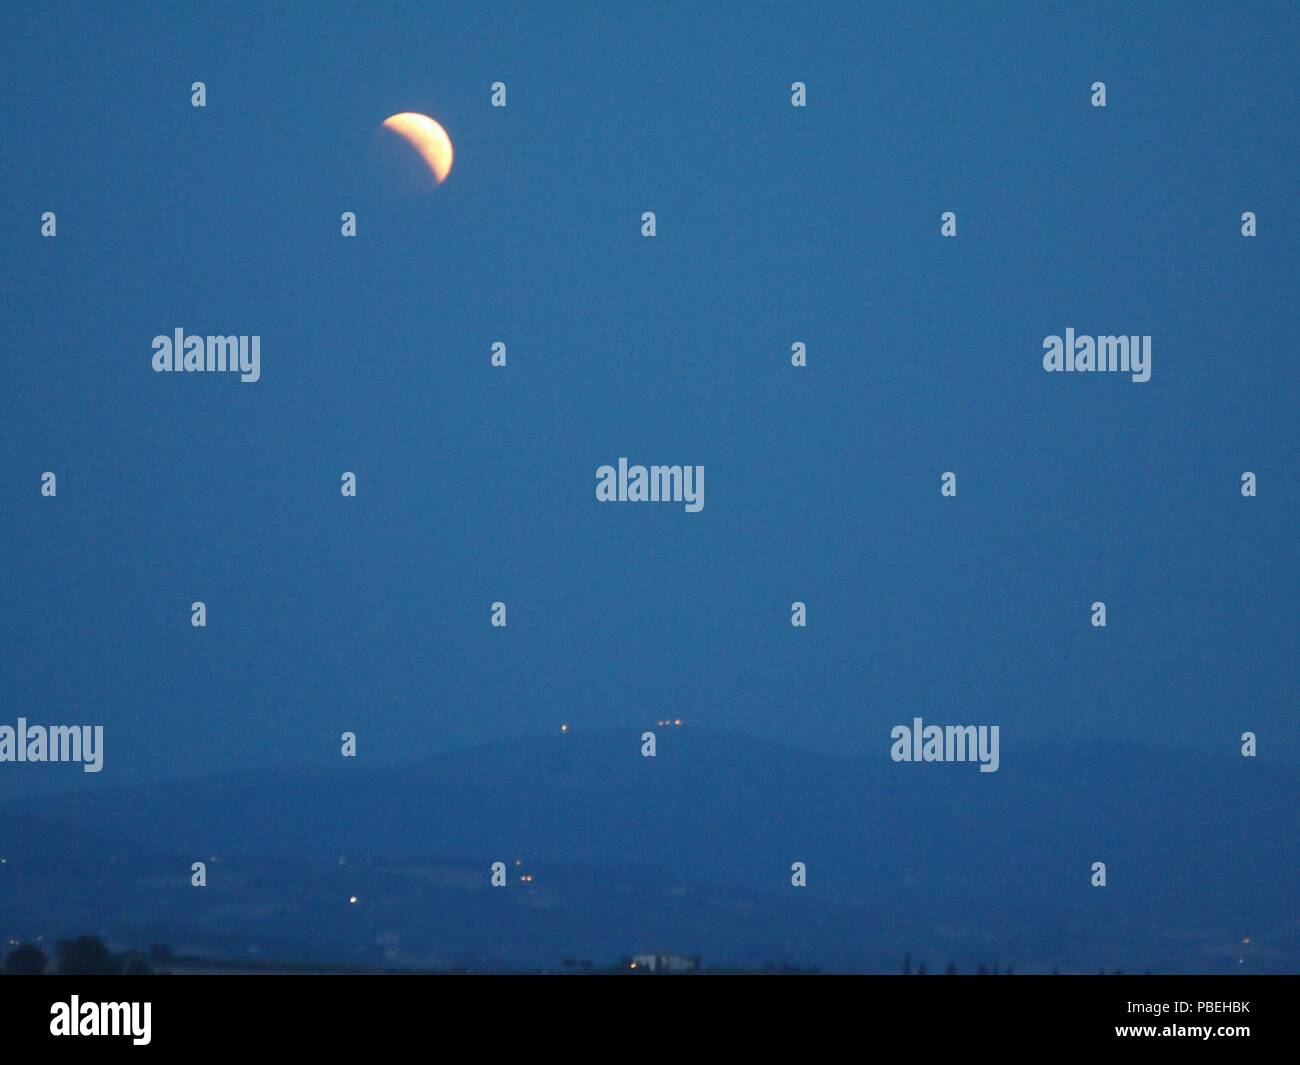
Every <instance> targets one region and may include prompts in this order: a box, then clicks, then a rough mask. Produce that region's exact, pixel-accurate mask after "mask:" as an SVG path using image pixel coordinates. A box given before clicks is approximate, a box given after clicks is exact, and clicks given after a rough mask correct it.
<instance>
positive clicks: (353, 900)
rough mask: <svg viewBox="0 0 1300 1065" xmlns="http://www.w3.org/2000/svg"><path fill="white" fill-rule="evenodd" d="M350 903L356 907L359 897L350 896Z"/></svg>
mask: <svg viewBox="0 0 1300 1065" xmlns="http://www.w3.org/2000/svg"><path fill="white" fill-rule="evenodd" d="M348 902H350V903H352V905H353V906H355V905H356V904H357V897H356V896H355V895H352V896H350V897H349V898H348Z"/></svg>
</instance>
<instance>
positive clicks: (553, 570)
mask: <svg viewBox="0 0 1300 1065" xmlns="http://www.w3.org/2000/svg"><path fill="white" fill-rule="evenodd" d="M1298 29H1300V17H1298V16H1297V8H1296V7H1295V5H1293V4H1253V5H1249V6H1248V7H1247V8H1243V7H1242V6H1241V5H1238V4H1217V5H1209V6H1207V5H1196V6H1195V7H1194V8H1191V7H1189V6H1187V5H1182V4H1142V5H1134V4H1114V5H1107V4H1088V5H1077V4H1050V5H1040V4H1016V5H1008V4H968V3H950V4H923V5H914V4H898V5H888V6H885V5H877V4H862V3H852V4H843V5H839V4H834V5H832V4H818V5H805V4H790V3H781V4H762V5H740V6H731V5H726V6H722V5H707V9H706V7H705V5H698V4H656V5H632V4H625V3H618V4H594V5H579V4H573V3H564V4H555V5H547V6H545V7H543V6H542V5H532V4H520V5H516V4H510V3H497V4H491V5H487V4H474V5H471V4H457V5H438V4H427V3H420V4H403V5H393V4H382V5H380V4H376V5H366V6H365V7H364V8H360V7H358V6H356V5H347V6H342V5H330V4H317V3H312V4H306V3H294V4H286V5H274V6H272V7H271V8H269V9H268V8H265V7H263V6H261V5H258V6H252V5H239V4H233V5H232V4H219V5H218V4H212V5H206V4H205V5H201V6H200V5H192V4H186V5H172V4H157V5H148V6H146V5H140V4H129V5H127V4H124V5H95V6H92V5H89V4H42V5H40V6H39V8H37V7H34V6H31V5H24V6H23V7H20V6H19V5H7V6H6V7H5V10H4V12H3V14H0V99H2V100H3V106H2V107H0V143H3V145H4V161H5V165H4V167H3V169H2V170H0V202H3V203H4V205H5V213H6V217H7V225H6V227H5V238H4V241H3V249H2V251H0V335H2V336H3V342H4V351H5V358H4V370H5V374H4V388H3V389H2V390H0V420H2V421H3V426H4V447H3V448H0V587H2V588H3V593H2V596H3V598H2V599H0V723H4V722H8V723H10V724H12V723H13V722H14V721H15V720H16V718H17V717H18V716H19V715H25V716H27V717H28V718H29V719H32V720H34V721H40V722H45V723H82V722H85V723H98V724H103V725H105V727H106V730H107V739H106V744H107V749H106V768H105V772H104V773H102V774H101V778H102V780H103V781H104V782H108V781H110V780H111V781H112V782H113V783H121V782H128V781H134V780H138V779H158V778H165V777H184V776H194V775H200V774H206V773H210V772H217V771H224V770H228V769H240V768H244V767H252V766H261V765H278V764H291V763H292V764H300V763H317V764H336V760H337V758H338V742H339V734H340V733H341V732H342V731H343V730H353V731H355V732H356V733H357V734H358V736H359V740H360V746H361V750H362V752H363V753H364V754H365V755H367V756H369V757H371V758H374V759H376V760H382V761H399V760H405V759H412V758H418V757H421V756H423V755H425V754H427V753H430V752H433V751H438V750H443V749H447V748H450V747H456V746H464V745H468V744H473V743H479V742H485V741H498V740H511V739H516V738H520V737H525V736H528V735H531V734H537V733H551V732H554V731H555V730H557V729H558V728H559V726H560V723H561V722H565V721H567V722H569V723H570V724H571V727H572V728H574V729H583V730H593V729H600V728H628V729H638V730H639V729H640V728H641V727H642V726H644V725H646V724H648V723H650V722H652V721H654V720H655V719H656V718H658V717H661V716H665V715H671V716H680V717H683V718H685V719H686V720H687V721H688V723H699V724H701V725H708V726H713V727H718V728H725V729H732V730H739V731H742V732H746V733H750V734H753V735H756V736H761V737H771V738H778V739H781V740H783V741H787V742H790V743H793V744H796V745H799V746H803V747H807V748H813V749H817V750H823V751H848V752H854V753H865V754H871V753H873V752H879V754H880V756H881V757H882V758H885V757H888V748H889V729H890V728H891V727H892V726H893V725H894V724H896V723H898V722H903V721H908V722H910V720H911V719H912V717H913V716H914V715H921V716H922V717H924V718H926V719H927V720H931V721H935V722H941V723H942V722H958V723H968V722H969V723H994V724H1000V725H1001V726H1002V763H1003V766H1004V767H1005V766H1007V765H1008V763H1010V762H1012V761H1013V760H1014V757H1015V744H1016V743H1017V742H1019V741H1020V740H1021V739H1029V738H1033V739H1046V740H1061V741H1063V742H1068V741H1072V740H1075V739H1080V738H1092V737H1113V736H1119V737H1132V738H1134V739H1139V740H1143V741H1147V742H1151V743H1157V744H1162V745H1170V746H1185V747H1193V748H1198V749H1202V750H1206V751H1214V752H1221V753H1222V754H1223V756H1224V757H1225V758H1229V757H1231V758H1236V757H1239V755H1238V751H1237V746H1238V741H1237V738H1238V737H1239V735H1240V734H1241V732H1242V731H1244V730H1246V729H1251V730H1254V731H1256V732H1257V733H1258V734H1259V736H1260V750H1261V755H1262V756H1264V757H1270V758H1275V759H1279V760H1284V761H1287V762H1290V763H1292V764H1295V763H1297V762H1300V728H1298V726H1297V702H1298V700H1297V694H1298V691H1297V687H1298V686H1297V665H1296V662H1297V641H1296V626H1295V619H1296V595H1297V581H1296V575H1297V572H1298V567H1297V561H1298V559H1297V554H1298V551H1297V532H1296V530H1297V517H1298V516H1300V513H1298V512H1300V505H1298V503H1297V486H1296V478H1295V468H1296V462H1297V460H1298V459H1300V455H1297V448H1296V440H1297V411H1298V410H1300V395H1298V390H1297V375H1296V346H1295V338H1296V324H1297V316H1296V278H1297V276H1298V271H1297V262H1296V253H1295V247H1296V240H1297V232H1296V230H1297V223H1296V211H1295V193H1296V174H1297V162H1298V161H1300V155H1298V153H1297V122H1296V114H1297V110H1296V104H1297V88H1298V81H1297V66H1296V59H1295V57H1296V45H1297V30H1298ZM196 80H201V81H204V82H205V83H206V85H207V93H208V105H207V107H206V108H205V109H195V108H193V107H191V106H190V85H191V83H192V82H194V81H196ZM497 80H501V81H504V82H506V84H507V86H508V107H506V108H505V109H493V108H492V107H491V106H490V105H489V97H490V88H489V87H490V85H491V84H492V82H494V81H497ZM796 80H800V81H804V82H806V83H807V86H808V106H807V107H806V108H804V109H795V108H792V107H791V106H790V86H791V83H792V82H793V81H796ZM1094 81H1104V82H1105V83H1106V85H1107V91H1108V106H1107V107H1106V108H1105V109H1104V110H1102V109H1095V108H1093V107H1091V106H1090V104H1089V96H1090V86H1091V84H1092V83H1093V82H1094ZM404 110H413V111H421V112H425V113H428V114H430V115H432V116H434V117H435V118H436V119H438V120H439V121H440V122H441V123H443V125H444V126H445V127H446V129H447V131H448V132H449V134H450V136H451V138H452V140H453V142H454V144H455V148H456V162H455V167H454V169H453V171H452V173H451V176H450V178H449V179H448V180H447V182H446V183H445V184H444V185H442V186H440V187H437V188H434V189H432V190H427V189H421V188H418V187H416V186H417V184H418V183H417V182H416V181H415V180H414V176H415V170H414V165H413V159H412V156H411V153H410V151H409V149H405V148H403V146H402V145H401V144H400V143H394V142H393V141H391V140H388V139H386V138H385V135H383V134H382V133H381V132H380V131H379V123H380V122H381V121H382V120H383V118H384V117H385V116H387V115H389V114H391V113H393V112H397V111H404ZM647 210H650V211H654V212H656V214H657V219H658V235H657V236H656V237H655V238H654V239H653V240H651V239H645V238H643V237H642V236H641V235H640V218H641V213H642V212H643V211H647ZM948 210H951V211H955V212H956V213H957V216H958V227H959V232H958V237H957V239H955V240H945V239H942V238H941V237H940V235H939V229H940V214H941V213H942V212H944V211H948ZM1248 210H1249V211H1254V212H1256V214H1257V216H1258V219H1259V222H1258V225H1259V235H1258V237H1256V238H1255V239H1244V238H1243V237H1242V236H1241V235H1240V225H1241V223H1240V216H1241V214H1242V212H1243V211H1248ZM44 211H55V212H56V213H57V218H58V236H57V238H55V239H52V240H51V239H44V238H42V237H41V235H40V217H41V214H42V212H44ZM344 211H354V212H356V214H357V216H358V229H359V235H358V236H357V237H356V238H355V239H343V238H342V237H341V236H340V232H339V227H340V222H339V216H340V215H341V213H342V212H344ZM177 327H180V328H183V329H185V330H187V331H189V332H194V333H200V334H207V333H220V334H225V333H233V334H258V335H260V336H261V338H262V349H261V350H262V379H261V380H260V381H259V382H257V383H256V384H241V383H239V382H238V381H237V379H235V378H233V377H215V376H209V375H199V374H193V375H180V374H176V375H166V374H155V373H153V372H152V371H151V369H150V358H151V354H152V351H151V340H152V338H153V337H154V336H155V335H157V334H170V333H171V332H172V331H173V330H174V329H175V328H177ZM1067 327H1074V328H1075V329H1076V330H1077V331H1078V332H1079V333H1088V334H1106V333H1117V334H1118V333H1123V334H1149V335H1151V336H1152V338H1153V339H1152V347H1153V372H1152V378H1151V380H1150V382H1148V383H1146V384H1135V383H1132V382H1130V381H1129V380H1128V379H1127V378H1126V377H1121V376H1119V375H1101V374H1098V375H1092V376H1090V377H1085V376H1080V375H1065V374H1059V375H1048V374H1046V373H1044V372H1043V370H1042V367H1041V357H1042V342H1043V338H1044V337H1045V336H1047V335H1049V334H1060V333H1063V332H1064V331H1065V329H1066V328H1067ZM497 340H501V341H504V342H505V343H506V344H507V345H508V350H509V365H508V367H507V368H506V369H504V370H503V369H493V368H492V367H491V366H490V365H489V361H488V360H489V352H490V346H491V344H492V343H493V342H494V341H497ZM795 341H803V342H805V343H806V344H807V348H808V360H809V364H808V366H807V368H806V369H795V368H793V367H791V366H790V362H789V352H790V346H791V344H792V343H793V342H795ZM619 456H628V457H629V459H630V460H631V461H633V462H645V463H689V464H701V465H703V466H704V467H705V469H706V471H707V472H706V482H705V487H706V492H705V508H704V510H703V511H702V512H701V513H698V514H687V513H685V512H684V511H683V510H682V508H681V507H680V506H673V505H649V504H647V505H640V506H638V505H632V504H624V505H614V504H607V505H601V504H599V503H598V502H597V501H596V499H595V494H594V488H595V471H596V468H597V467H598V466H600V465H602V464H604V463H615V462H617V460H618V458H619ZM46 470H51V471H54V472H56V473H57V476H58V496H57V498H55V499H43V498H42V497H41V495H40V491H39V488H40V476H41V473H42V472H43V471H46ZM345 470H351V471H355V472H356V473H357V475H358V478H359V492H358V496H357V498H356V499H344V498H342V497H341V496H340V493H339V478H340V474H341V473H342V472H343V471H345ZM946 470H952V471H955V472H956V473H957V475H958V479H959V480H958V485H959V494H958V497H957V498H956V499H943V498H941V497H940V493H939V479H940V474H941V473H942V472H943V471H946ZM1244 470H1250V471H1254V472H1255V473H1257V474H1258V477H1259V495H1258V497H1257V498H1255V499H1243V498H1242V496H1241V494H1240V491H1239V485H1240V477H1241V473H1242V471H1244ZM194 600H202V601H204V602H205V603H206V604H207V608H208V627H207V628H206V629H204V630H196V629H194V628H192V627H191V625H190V614H189V605H190V603H191V602H192V601H194ZM495 600H504V601H505V602H506V603H507V604H508V610H509V626H508V628H507V629H506V630H504V631H501V630H496V629H493V628H492V627H491V626H490V624H489V608H490V604H491V603H492V602H493V601H495ZM794 600H803V601H805V602H806V603H807V604H808V608H809V624H808V627H807V629H805V630H797V629H794V628H792V627H791V625H790V623H789V611H790V604H791V602H792V601H794ZM1094 600H1104V601H1105V602H1106V604H1107V607H1108V611H1109V617H1108V626H1107V627H1106V629H1104V630H1096V629H1094V628H1092V626H1091V625H1090V624H1089V605H1090V604H1091V603H1092V602H1093V601H1094ZM13 768H14V767H10V770H13ZM92 780H93V778H85V777H84V775H83V774H80V773H75V774H74V773H66V774H64V773H60V774H58V780H57V785H58V786H61V787H62V786H72V787H83V786H89V785H90V784H91V783H92ZM55 783H56V782H55V781H54V778H53V776H52V775H51V774H49V773H40V774H33V773H30V772H29V773H23V774H21V775H19V774H16V773H14V772H12V771H9V772H6V773H3V774H0V794H15V793H21V792H23V791H26V790H28V789H31V790H37V789H45V788H48V787H50V786H53V785H54V784H55Z"/></svg>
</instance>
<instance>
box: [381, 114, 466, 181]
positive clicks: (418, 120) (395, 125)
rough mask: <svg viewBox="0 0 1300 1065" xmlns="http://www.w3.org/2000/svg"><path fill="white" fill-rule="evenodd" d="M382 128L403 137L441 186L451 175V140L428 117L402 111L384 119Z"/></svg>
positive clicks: (445, 132)
mask: <svg viewBox="0 0 1300 1065" xmlns="http://www.w3.org/2000/svg"><path fill="white" fill-rule="evenodd" d="M384 128H385V129H391V130H392V131H393V132H394V133H397V134H400V135H401V136H403V137H405V138H406V139H407V140H408V141H409V142H410V144H411V147H412V148H414V149H415V150H416V151H417V152H419V153H420V155H421V156H423V157H424V161H425V162H426V163H428V164H429V169H430V170H432V171H433V176H434V177H435V178H436V179H437V181H438V184H439V185H441V184H442V183H443V182H444V181H446V180H447V175H448V174H450V173H451V158H452V151H451V138H450V137H448V136H447V131H446V130H445V129H443V128H442V127H441V126H440V125H438V123H437V122H435V121H434V120H433V119H431V118H430V117H429V116H428V115H421V114H417V113H416V112H414V111H403V112H402V113H401V114H398V115H390V116H389V117H388V118H386V119H384Z"/></svg>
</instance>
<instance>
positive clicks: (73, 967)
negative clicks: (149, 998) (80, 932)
mask: <svg viewBox="0 0 1300 1065" xmlns="http://www.w3.org/2000/svg"><path fill="white" fill-rule="evenodd" d="M54 955H55V957H57V958H58V959H59V972H61V973H72V974H75V975H77V976H111V975H112V974H114V973H116V972H118V971H119V967H118V961H117V959H116V958H114V957H113V955H112V953H111V952H110V951H109V949H108V948H107V947H106V946H104V941H103V940H102V939H100V938H99V936H78V937H77V938H76V939H61V940H59V942H58V944H57V945H56V946H55V948H54Z"/></svg>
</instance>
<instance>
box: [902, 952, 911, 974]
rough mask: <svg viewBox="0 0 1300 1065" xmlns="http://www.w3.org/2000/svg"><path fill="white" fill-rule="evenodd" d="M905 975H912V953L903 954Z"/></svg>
mask: <svg viewBox="0 0 1300 1065" xmlns="http://www.w3.org/2000/svg"><path fill="white" fill-rule="evenodd" d="M903 975H904V976H911V975H912V955H911V954H910V953H908V954H904V955H903Z"/></svg>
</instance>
